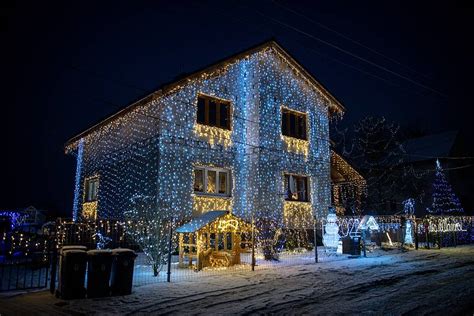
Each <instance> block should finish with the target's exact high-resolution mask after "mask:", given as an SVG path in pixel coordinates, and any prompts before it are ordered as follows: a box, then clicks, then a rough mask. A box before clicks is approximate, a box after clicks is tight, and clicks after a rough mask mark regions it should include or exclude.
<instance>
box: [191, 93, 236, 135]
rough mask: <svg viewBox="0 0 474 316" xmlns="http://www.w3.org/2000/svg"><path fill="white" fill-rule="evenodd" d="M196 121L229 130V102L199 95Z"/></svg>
mask: <svg viewBox="0 0 474 316" xmlns="http://www.w3.org/2000/svg"><path fill="white" fill-rule="evenodd" d="M196 120H197V123H198V124H202V125H208V126H214V127H219V128H223V129H227V130H230V102H229V101H223V100H221V99H217V98H213V97H209V96H205V95H199V96H198V103H197V118H196Z"/></svg>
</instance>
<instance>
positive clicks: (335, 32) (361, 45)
mask: <svg viewBox="0 0 474 316" xmlns="http://www.w3.org/2000/svg"><path fill="white" fill-rule="evenodd" d="M272 2H273V3H274V4H276V5H277V6H279V7H280V8H283V9H284V10H286V11H289V12H291V13H293V14H296V15H298V16H300V17H302V18H304V19H305V20H307V21H310V22H311V23H313V24H315V25H317V26H319V27H321V28H323V29H325V30H327V31H330V32H332V33H334V34H336V35H338V36H340V37H342V38H344V39H345V40H348V41H350V42H351V43H353V44H356V45H358V46H360V47H363V48H365V49H367V50H368V51H370V52H372V53H374V54H376V55H379V56H381V57H383V58H385V59H387V60H389V61H391V62H392V63H394V64H397V65H399V66H402V67H404V68H406V69H408V70H410V71H412V72H414V73H416V74H418V75H421V76H423V77H425V78H427V79H432V77H430V76H428V75H426V74H423V73H421V72H419V71H417V70H415V69H413V68H411V67H409V66H407V65H404V64H402V63H401V62H399V61H397V60H395V59H393V58H391V57H389V56H387V55H385V54H383V53H381V52H379V51H377V50H375V49H373V48H371V47H369V46H367V45H365V44H362V43H361V42H359V41H357V40H354V39H352V38H350V37H349V36H347V35H344V34H342V33H341V32H338V31H336V30H334V29H333V28H330V27H329V26H327V25H325V24H323V23H321V22H318V21H315V20H314V19H312V18H310V17H308V16H306V15H304V14H302V13H300V12H297V11H295V10H292V9H290V8H288V7H287V6H285V5H283V4H281V3H278V1H276V0H272Z"/></svg>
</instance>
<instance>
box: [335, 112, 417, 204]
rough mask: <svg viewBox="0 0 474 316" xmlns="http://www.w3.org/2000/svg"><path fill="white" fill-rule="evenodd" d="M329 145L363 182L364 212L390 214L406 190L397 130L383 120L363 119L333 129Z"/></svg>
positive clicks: (398, 129) (393, 124) (396, 126)
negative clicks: (352, 167) (336, 149)
mask: <svg viewBox="0 0 474 316" xmlns="http://www.w3.org/2000/svg"><path fill="white" fill-rule="evenodd" d="M333 130H334V133H333V141H335V143H336V147H337V148H338V149H339V152H340V153H342V156H343V157H345V158H346V159H348V161H350V162H351V163H352V164H353V165H354V166H355V167H356V169H357V170H359V172H361V174H362V175H363V176H364V178H365V180H366V181H367V196H366V198H365V199H364V204H363V206H364V209H365V210H372V211H376V212H378V213H391V212H393V211H394V210H395V209H396V204H395V203H396V201H397V200H400V194H401V193H402V192H405V191H406V190H407V187H406V182H405V180H406V177H407V176H408V173H407V172H406V170H405V169H404V167H403V161H404V156H405V151H404V149H403V146H402V144H401V141H400V127H399V125H398V124H397V123H395V122H389V121H387V120H386V119H385V118H384V117H366V118H363V119H361V120H360V121H358V122H357V123H355V124H354V125H353V126H352V127H351V128H346V129H343V130H340V129H338V128H337V126H335V127H334V128H333Z"/></svg>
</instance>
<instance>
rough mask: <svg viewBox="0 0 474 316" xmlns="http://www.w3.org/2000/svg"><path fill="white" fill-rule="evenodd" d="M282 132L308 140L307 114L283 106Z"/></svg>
mask: <svg viewBox="0 0 474 316" xmlns="http://www.w3.org/2000/svg"><path fill="white" fill-rule="evenodd" d="M281 133H282V134H283V135H285V136H290V137H294V138H298V139H303V140H307V135H306V114H305V113H301V112H296V111H292V110H289V109H286V108H282V109H281Z"/></svg>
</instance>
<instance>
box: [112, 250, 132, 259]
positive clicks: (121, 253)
mask: <svg viewBox="0 0 474 316" xmlns="http://www.w3.org/2000/svg"><path fill="white" fill-rule="evenodd" d="M112 254H113V255H114V256H129V257H136V256H137V254H136V253H135V251H133V250H132V249H128V248H116V249H112Z"/></svg>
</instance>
